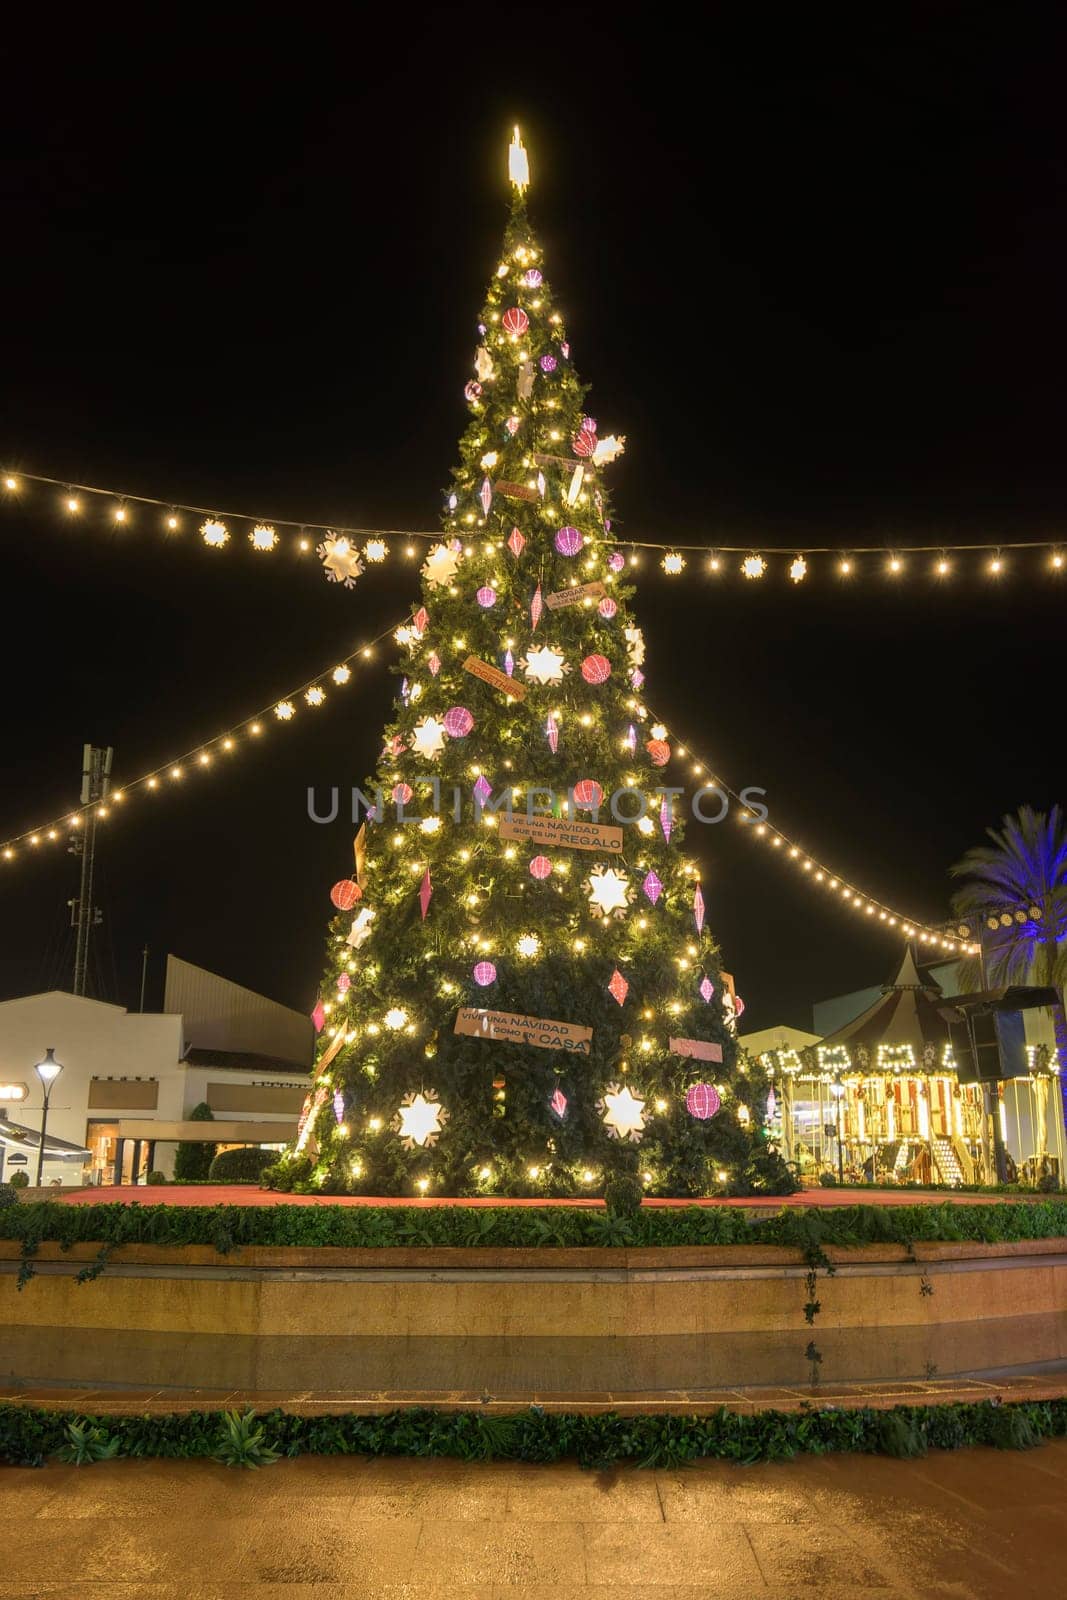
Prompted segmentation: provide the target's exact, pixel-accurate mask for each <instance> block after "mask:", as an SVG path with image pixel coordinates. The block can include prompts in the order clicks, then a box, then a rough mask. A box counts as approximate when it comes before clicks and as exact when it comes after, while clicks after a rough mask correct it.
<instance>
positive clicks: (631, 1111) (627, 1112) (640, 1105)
mask: <svg viewBox="0 0 1067 1600" xmlns="http://www.w3.org/2000/svg"><path fill="white" fill-rule="evenodd" d="M600 1105H601V1115H602V1116H603V1118H604V1126H605V1128H606V1129H607V1130H608V1133H609V1134H610V1135H611V1136H612V1138H613V1139H629V1140H630V1141H631V1142H632V1143H633V1144H637V1143H638V1142H639V1141H640V1138H641V1135H642V1134H643V1133H644V1131H645V1102H644V1101H643V1100H642V1099H641V1098H640V1096H639V1095H635V1094H634V1093H633V1091H632V1090H631V1089H630V1087H629V1085H628V1084H625V1085H620V1084H617V1083H609V1084H608V1087H607V1088H606V1089H605V1091H604V1098H603V1100H602V1101H601V1102H600Z"/></svg>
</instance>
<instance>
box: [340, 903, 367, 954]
mask: <svg viewBox="0 0 1067 1600" xmlns="http://www.w3.org/2000/svg"><path fill="white" fill-rule="evenodd" d="M373 921H374V912H373V911H372V910H371V908H370V906H362V907H361V908H360V909H359V911H357V912H356V915H355V916H354V917H353V918H352V926H351V927H350V928H349V930H348V937H347V938H346V939H345V944H347V945H351V947H352V949H353V950H358V949H359V947H360V945H361V944H363V943H365V941H366V939H367V935H368V934H369V933H370V925H371V923H372V922H373Z"/></svg>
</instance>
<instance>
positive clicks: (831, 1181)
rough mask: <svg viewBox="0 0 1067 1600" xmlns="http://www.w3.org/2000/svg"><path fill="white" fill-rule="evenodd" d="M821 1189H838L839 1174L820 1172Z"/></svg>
mask: <svg viewBox="0 0 1067 1600" xmlns="http://www.w3.org/2000/svg"><path fill="white" fill-rule="evenodd" d="M819 1188H820V1189H836V1188H837V1173H836V1172H820V1173H819Z"/></svg>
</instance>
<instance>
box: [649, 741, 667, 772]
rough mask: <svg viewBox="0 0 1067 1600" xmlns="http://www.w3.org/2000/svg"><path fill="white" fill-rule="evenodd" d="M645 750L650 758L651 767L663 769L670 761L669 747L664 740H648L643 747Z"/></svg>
mask: <svg viewBox="0 0 1067 1600" xmlns="http://www.w3.org/2000/svg"><path fill="white" fill-rule="evenodd" d="M645 749H646V750H647V751H648V753H649V755H650V756H651V757H652V765H653V766H654V767H665V766H666V765H667V762H668V761H669V760H670V759H671V747H670V745H669V744H668V743H667V741H666V739H650V740H649V741H648V743H647V744H646V745H645Z"/></svg>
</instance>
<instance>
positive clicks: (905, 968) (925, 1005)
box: [822, 946, 950, 1056]
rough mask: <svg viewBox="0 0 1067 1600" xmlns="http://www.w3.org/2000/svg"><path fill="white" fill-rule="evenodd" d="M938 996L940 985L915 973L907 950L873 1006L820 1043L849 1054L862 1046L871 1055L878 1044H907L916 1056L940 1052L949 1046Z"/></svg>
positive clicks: (913, 963)
mask: <svg viewBox="0 0 1067 1600" xmlns="http://www.w3.org/2000/svg"><path fill="white" fill-rule="evenodd" d="M941 994H942V991H941V987H940V985H939V984H936V983H935V982H934V980H933V979H932V978H931V977H930V975H929V973H926V974H925V975H924V974H921V973H920V972H919V969H918V967H917V966H916V965H915V957H914V955H913V954H912V951H911V947H910V946H909V947H908V949H907V950H906V952H905V954H904V959H903V961H902V962H901V964H900V971H899V972H898V973H897V975H896V977H895V978H894V979H893V981H892V983H889V984H887V985H886V987H885V988H884V989H883V991H882V993H881V995H880V996H879V997H878V999H877V1000H875V1001H874V1003H873V1005H869V1006H868V1007H867V1009H866V1011H861V1012H860V1014H859V1016H858V1017H853V1019H852V1021H851V1022H846V1023H845V1025H844V1027H841V1028H838V1029H837V1031H836V1032H835V1033H830V1034H827V1036H826V1038H825V1039H823V1041H822V1042H823V1044H824V1045H830V1044H843V1045H846V1046H847V1047H848V1048H849V1049H850V1050H855V1049H858V1048H859V1047H860V1046H861V1045H862V1046H865V1047H866V1048H867V1049H868V1050H870V1051H871V1052H872V1053H873V1052H874V1051H875V1050H877V1048H878V1046H879V1045H880V1044H886V1045H897V1044H910V1045H911V1047H912V1049H913V1050H914V1051H915V1053H916V1055H917V1056H920V1055H921V1054H922V1051H923V1047H924V1046H925V1045H928V1044H929V1045H934V1046H935V1047H936V1048H937V1050H938V1051H939V1052H940V1050H941V1047H942V1046H943V1045H946V1044H948V1043H949V1042H950V1041H949V1031H948V1024H947V1022H946V1021H945V1019H944V1018H943V1017H942V1015H941V1013H940V1011H939V1010H938V1005H939V1003H940V1002H941Z"/></svg>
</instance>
